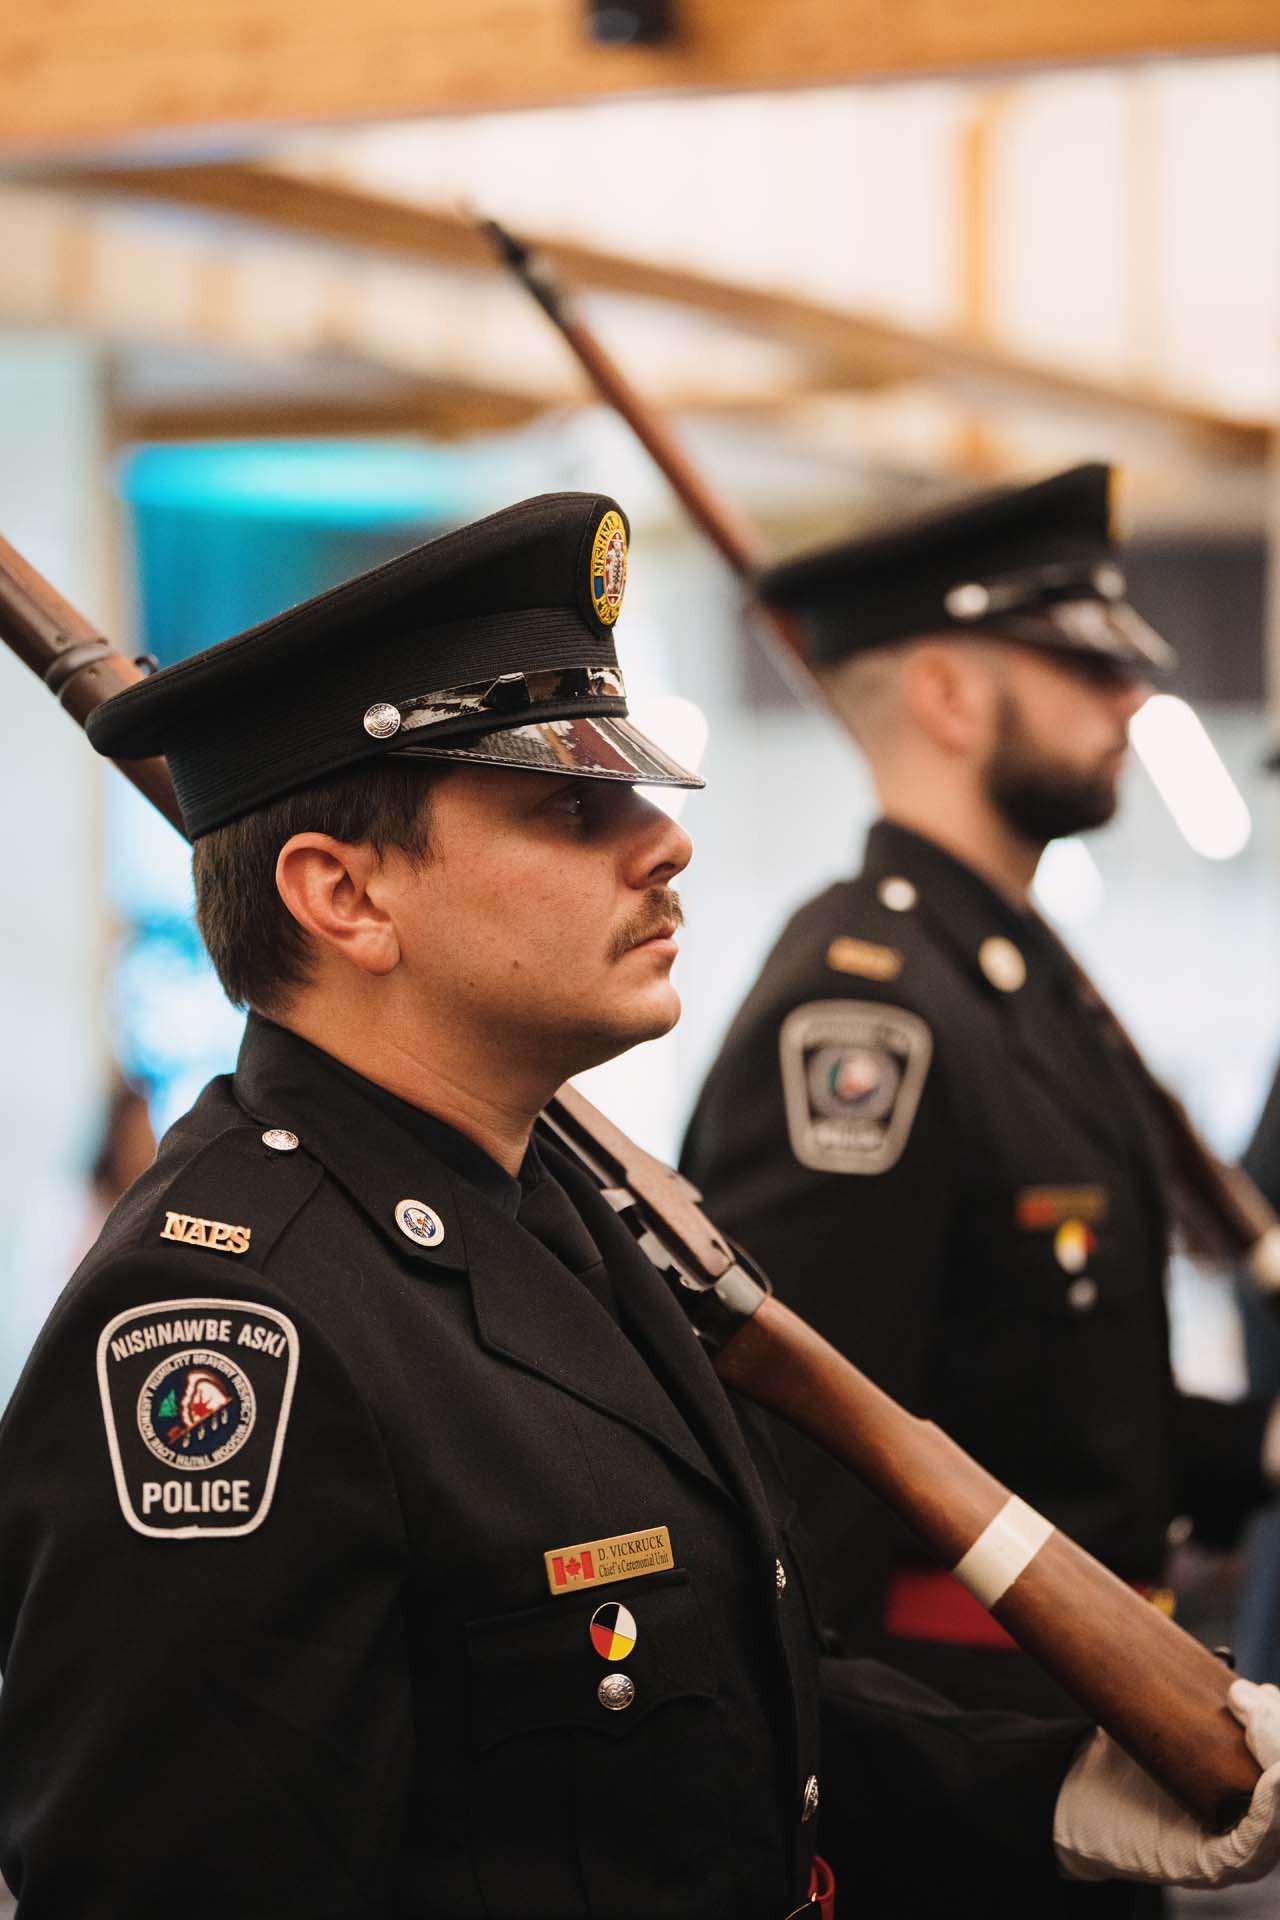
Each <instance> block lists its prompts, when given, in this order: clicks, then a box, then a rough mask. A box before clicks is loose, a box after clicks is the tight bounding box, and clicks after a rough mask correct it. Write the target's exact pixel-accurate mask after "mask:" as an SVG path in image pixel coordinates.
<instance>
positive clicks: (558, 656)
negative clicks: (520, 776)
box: [87, 493, 702, 839]
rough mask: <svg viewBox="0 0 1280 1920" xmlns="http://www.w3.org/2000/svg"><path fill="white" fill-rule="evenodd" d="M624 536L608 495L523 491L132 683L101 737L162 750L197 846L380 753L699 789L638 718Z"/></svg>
mask: <svg viewBox="0 0 1280 1920" xmlns="http://www.w3.org/2000/svg"><path fill="white" fill-rule="evenodd" d="M627 535H628V524H627V520H626V516H625V514H624V513H623V512H622V509H621V508H620V507H619V506H618V504H617V502H616V501H614V500H611V499H610V498H609V497H608V496H607V495H605V494H596V493H559V494H544V495H541V496H540V497H538V498H536V499H533V500H524V501H521V502H520V503H519V504H518V505H516V506H513V507H507V508H504V509H503V510H502V511H501V512H500V513H494V514H490V515H489V517H488V518H487V519H484V520H479V521H476V522H474V523H473V524H472V525H471V526H465V527H457V528H455V529H454V530H453V531H452V532H449V533H445V534H442V535H440V537H439V538H437V539H435V540H431V541H428V542H427V543H426V545H424V546H420V547H416V548H414V549H413V550H412V551H411V552H409V553H405V554H401V555H400V556H399V557H398V558H396V559H394V560H391V561H388V562H387V563H386V564H385V565H384V566H381V567H376V568H374V569H373V571H372V572H370V573H365V574H361V575H359V576H358V577H357V578H356V579H354V580H348V581H346V582H344V583H343V584H342V585H341V586H337V587H333V588H331V589H330V590H329V591H328V592H327V593H322V594H318V595H317V596H316V598H315V599H313V600H306V601H304V602H302V604H301V605H299V606H296V607H291V608H290V609H288V611H287V612H284V613H281V614H277V615H276V616H275V617H274V618H273V619H271V620H264V621H263V622H262V623H261V624H260V625H259V626H256V627H252V628H250V629H249V631H248V632H246V633H240V634H237V635H235V637H234V638H233V639H230V640H224V641H222V642H221V643H220V644H219V645H217V646H214V647H209V648H206V649H205V650H204V651H203V652H200V653H197V654H193V655H191V657H190V658H189V659H186V660H183V661H180V662H179V663H178V665H176V666H173V667H166V668H165V669H163V670H162V671H161V672H159V673H156V674H153V675H151V676H150V677H149V678H148V679H146V680H143V681H141V682H139V683H138V685H136V686H133V687H129V688H127V689H126V691H125V692H123V693H120V694H117V695H116V696H115V697H114V698H113V699H111V700H107V701H105V702H104V703H103V704H102V706H100V707H99V708H98V709H97V710H96V711H95V712H94V713H93V714H92V715H91V716H90V718H89V721H88V728H87V730H88V734H89V738H90V740H91V741H92V743H93V745H94V747H95V748H96V749H97V751H98V752H99V753H102V754H107V755H109V756H110V757H111V758H113V759H142V758H146V757H148V756H150V755H152V754H164V755H165V756H166V758H167V759H168V762H169V768H170V772H171V773H172V775H173V782H174V786H175V788H176V790H177V794H178V800H179V804H180V805H181V808H182V815H183V820H184V822H185V824H186V827H187V831H188V833H189V834H190V836H191V837H192V838H193V839H195V838H197V837H198V836H199V835H200V834H202V833H208V832H210V831H211V830H212V829H213V828H215V827H218V826H222V825H225V824H226V823H227V822H228V821H230V820H234V819H236V818H238V817H239V816H240V815H242V814H245V813H250V812H252V811H253V810H254V809H255V808H258V807H262V806H265V805H266V804H267V803H268V802H269V801H271V800H274V799H277V798H278V797H279V796H280V795H282V794H284V793H288V792H291V791H293V790H295V789H296V788H299V787H303V786H307V785H309V784H311V783H312V782H315V781H318V780H323V779H325V778H327V777H329V776H330V775H333V774H336V773H342V772H346V771H349V770H350V769H351V768H353V767H355V766H358V765H360V764H362V763H371V762H372V761H374V760H375V759H379V758H381V757H382V756H383V755H384V754H394V755H397V756H404V755H410V756H413V757H424V758H433V759H441V758H443V759H452V760H474V761H480V762H482V763H487V764H493V765H499V766H518V767H523V768H526V769H529V770H531V771H555V772H560V773H568V774H581V775H583V776H585V777H587V778H596V779H613V780H626V781H643V782H645V783H651V784H659V785H672V786H701V785H702V782H701V781H700V780H699V779H697V778H696V777H695V776H694V775H692V774H690V773H688V772H686V770H685V769H684V768H683V767H680V766H679V765H678V764H677V763H676V762H675V761H673V760H671V759H670V758H669V756H667V755H666V754H665V753H663V752H662V750H661V749H660V748H658V747H656V746H655V745H654V744H653V742H651V741H648V740H646V739H645V737H644V736H643V735H642V734H640V733H639V732H638V730H637V729H636V728H634V727H633V726H632V725H631V724H630V722H629V721H628V720H627V718H626V713H627V703H626V689H625V687H624V685H623V681H622V676H621V674H620V672H619V670H618V661H617V653H616V650H615V647H614V635H613V628H614V623H615V622H616V620H617V617H618V614H619V612H620V610H621V605H622V596H623V590H624V587H625V581H626V554H627Z"/></svg>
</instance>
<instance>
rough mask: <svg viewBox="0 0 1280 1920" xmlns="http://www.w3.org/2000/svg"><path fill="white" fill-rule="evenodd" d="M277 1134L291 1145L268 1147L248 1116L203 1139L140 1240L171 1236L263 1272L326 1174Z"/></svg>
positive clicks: (147, 1241) (287, 1137)
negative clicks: (275, 1247) (203, 1144)
mask: <svg viewBox="0 0 1280 1920" xmlns="http://www.w3.org/2000/svg"><path fill="white" fill-rule="evenodd" d="M280 1138H281V1139H282V1140H287V1141H290V1142H292V1145H289V1146H285V1147H273V1146H269V1145H268V1144H267V1143H266V1141H265V1139H264V1137H263V1132H262V1129H261V1127H259V1126H257V1125H256V1124H255V1123H254V1122H253V1121H246V1122H245V1123H244V1124H243V1125H237V1126H232V1127H228V1128H226V1130H225V1131H224V1132H222V1133H220V1134H218V1135H217V1137H216V1138H215V1139H213V1140H211V1141H209V1143H208V1145H207V1146H205V1147H202V1148H201V1150H200V1152H199V1153H197V1154H196V1155H195V1156H194V1158H193V1159H191V1160H190V1161H188V1162H187V1164H186V1165H185V1166H184V1167H183V1168H182V1169H181V1170H180V1172H178V1173H176V1174H175V1175H174V1177H173V1179H172V1180H171V1181H170V1182H169V1184H168V1186H167V1187H166V1188H165V1190H164V1193H163V1195H162V1196H161V1199H160V1202H159V1204H158V1206H157V1207H156V1209H155V1211H154V1212H153V1214H152V1215H151V1217H150V1220H149V1222H148V1224H147V1226H146V1228H145V1229H144V1231H143V1234H142V1243H143V1245H151V1244H152V1243H153V1242H155V1241H157V1240H167V1241H171V1242H175V1241H176V1242H178V1243H179V1244H182V1245H185V1246H190V1247H200V1248H202V1249H203V1250H204V1251H205V1252H206V1253H221V1254H225V1255H226V1256H227V1257H228V1260H229V1261H234V1262H236V1263H237V1264H243V1265H244V1266H248V1267H252V1268H254V1269H256V1270H258V1271H261V1269H262V1266H263V1264H264V1262H265V1260H266V1257H267V1255H268V1254H269V1253H270V1251H271V1249H272V1247H273V1246H274V1245H275V1243H276V1241H277V1240H278V1239H279V1238H280V1236H281V1234H282V1233H283V1232H284V1230H285V1228H286V1227H287V1226H288V1224H289V1222H290V1221H291V1220H292V1219H293V1217H294V1215H295V1214H296V1213H297V1212H298V1211H299V1209H300V1208H301V1207H303V1206H304V1205H305V1204H306V1202H307V1201H308V1200H309V1199H310V1197H311V1195H312V1194H313V1193H314V1192H315V1189H316V1187H317V1186H318V1185H319V1183H320V1181H321V1179H322V1178H323V1175H324V1169H323V1167H322V1166H321V1165H320V1162H319V1161H318V1160H315V1159H313V1158H312V1156H311V1155H310V1154H309V1153H306V1152H305V1151H304V1150H303V1149H302V1148H300V1147H299V1146H298V1144H297V1142H296V1140H295V1139H294V1136H293V1135H292V1134H287V1135H286V1134H281V1135H280Z"/></svg>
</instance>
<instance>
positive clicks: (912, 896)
mask: <svg viewBox="0 0 1280 1920" xmlns="http://www.w3.org/2000/svg"><path fill="white" fill-rule="evenodd" d="M876 892H877V894H878V895H879V896H880V904H881V906H882V907H888V909H889V911H890V913H910V911H911V909H912V907H914V905H915V903H916V901H917V899H918V898H919V895H918V894H917V893H916V890H915V888H914V887H913V886H912V884H911V882H910V881H909V880H906V879H904V878H903V876H902V875H901V874H900V873H893V874H890V876H889V878H888V879H887V880H882V881H881V882H880V885H879V886H878V887H877V888H876Z"/></svg>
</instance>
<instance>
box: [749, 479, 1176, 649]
mask: <svg viewBox="0 0 1280 1920" xmlns="http://www.w3.org/2000/svg"><path fill="white" fill-rule="evenodd" d="M1113 491H1114V480H1113V470H1112V469H1111V467H1109V466H1106V465H1103V464H1102V463H1100V462H1095V463H1091V464H1089V465H1087V466H1080V467H1072V468H1070V469H1069V470H1068V471H1067V472H1065V473H1058V474H1054V475H1053V476H1052V477H1051V478H1049V479H1047V480H1041V481H1037V482H1036V483H1035V484H1034V485H1031V486H1025V487H1002V488H999V489H997V490H995V491H993V492H989V493H983V494H979V495H977V496H975V497H973V498H971V499H969V500H965V501H961V502H960V503H959V504H958V505H955V504H953V505H951V506H948V507H944V508H942V509H941V510H939V511H936V512H933V513H928V514H924V515H921V516H918V517H916V518H913V519H911V520H907V521H900V522H898V523H896V524H894V525H889V526H884V527H878V528H875V529H873V530H872V531H871V532H869V533H867V534H864V535H862V536H861V537H860V538H858V539H855V540H848V541H844V542H842V543H841V544H840V545H838V546H834V547H825V548H823V549H821V550H820V551H819V552H815V553H808V554H801V555H800V556H798V557H797V558H795V559H792V560H787V561H784V562H783V563H782V564H781V565H779V566H775V567H770V568H767V569H765V570H764V571H763V572H762V573H761V574H760V575H759V576H758V579H757V591H758V593H759V596H760V598H761V599H762V600H763V601H765V603H766V604H767V605H769V606H774V607H784V608H787V609H789V610H792V611H794V612H795V613H797V614H798V615H799V616H800V617H801V619H802V621H803V622H804V625H805V628H806V631H807V633H808V636H809V641H810V647H811V657H812V659H813V661H814V662H815V663H829V662H832V661H835V660H840V659H844V658H845V657H846V656H847V655H850V654H855V653H862V652H866V651H869V650H870V649H871V648H874V647H885V646H892V645H893V644H894V643H895V642H896V641H900V640H908V639H911V638H914V637H918V636H921V635H924V634H947V633H954V634H957V635H960V634H970V635H972V634H984V635H990V636H992V637H995V638H1002V639H1009V640H1021V641H1024V642H1026V643H1028V644H1030V645H1035V646H1043V647H1048V648H1050V649H1054V650H1058V651H1061V652H1066V653H1077V654H1078V653H1088V654H1097V655H1102V656H1104V657H1106V658H1109V659H1111V660H1113V661H1115V662H1116V663H1117V664H1118V665H1120V666H1123V667H1125V668H1130V669H1136V670H1138V671H1140V672H1143V673H1149V672H1152V671H1153V670H1155V671H1163V670H1165V669H1167V668H1168V667H1170V666H1172V665H1173V661H1174V655H1173V650H1172V648H1170V647H1169V646H1168V644H1167V642H1165V641H1164V640H1162V639H1161V638H1160V636H1159V635H1158V634H1157V633H1155V632H1154V631H1153V630H1152V628H1150V627H1149V626H1148V625H1147V623H1146V622H1145V621H1144V620H1143V619H1141V617H1140V616H1139V615H1138V614H1137V613H1135V612H1134V609H1133V608H1132V607H1131V606H1130V605H1129V604H1128V602H1127V600H1126V599H1125V597H1124V595H1125V582H1124V575H1123V573H1122V572H1121V570H1120V567H1119V564H1118V560H1117V553H1116V536H1115V532H1114V528H1113V524H1112V498H1113Z"/></svg>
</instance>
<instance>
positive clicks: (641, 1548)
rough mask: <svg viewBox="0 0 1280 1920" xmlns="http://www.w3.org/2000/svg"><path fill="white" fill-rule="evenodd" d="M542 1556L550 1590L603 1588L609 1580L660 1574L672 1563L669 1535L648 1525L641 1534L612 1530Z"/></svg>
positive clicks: (658, 1528) (672, 1556) (635, 1578)
mask: <svg viewBox="0 0 1280 1920" xmlns="http://www.w3.org/2000/svg"><path fill="white" fill-rule="evenodd" d="M542 1557H543V1559H544V1561H545V1562H546V1567H547V1585H548V1586H549V1587H550V1589H551V1591H552V1593H572V1592H573V1591H574V1590H575V1588H577V1587H604V1586H608V1584H609V1583H610V1581H613V1580H638V1579H639V1578H640V1575H641V1574H642V1573H663V1572H665V1570H666V1569H667V1568H668V1567H674V1565H675V1556H674V1555H673V1554H672V1551H671V1535H670V1534H669V1533H668V1531H667V1529H666V1528H665V1527H650V1528H648V1529H646V1531H645V1532H644V1533H615V1534H614V1535H613V1537H612V1539H610V1540H580V1541H579V1542H578V1544H577V1545H576V1546H573V1547H553V1548H552V1549H551V1551H550V1552H549V1553H544V1554H543V1556H542Z"/></svg>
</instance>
